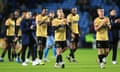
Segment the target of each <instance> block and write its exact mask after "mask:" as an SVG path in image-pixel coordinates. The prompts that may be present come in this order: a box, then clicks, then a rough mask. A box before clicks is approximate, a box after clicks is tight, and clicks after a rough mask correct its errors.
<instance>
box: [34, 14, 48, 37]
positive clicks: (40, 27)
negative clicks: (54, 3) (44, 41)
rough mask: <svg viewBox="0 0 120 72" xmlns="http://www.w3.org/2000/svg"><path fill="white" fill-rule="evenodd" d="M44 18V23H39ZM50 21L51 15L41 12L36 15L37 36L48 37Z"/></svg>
mask: <svg viewBox="0 0 120 72" xmlns="http://www.w3.org/2000/svg"><path fill="white" fill-rule="evenodd" d="M42 20H44V24H39V22H40V21H42ZM48 22H49V17H48V16H47V15H46V16H42V15H41V14H39V15H37V16H36V36H37V37H47V24H48Z"/></svg>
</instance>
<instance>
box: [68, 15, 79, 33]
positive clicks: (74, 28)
mask: <svg viewBox="0 0 120 72" xmlns="http://www.w3.org/2000/svg"><path fill="white" fill-rule="evenodd" d="M67 20H68V22H70V23H71V30H72V32H73V33H75V34H79V25H78V22H79V15H78V14H76V15H75V16H73V15H72V14H69V15H68V16H67Z"/></svg>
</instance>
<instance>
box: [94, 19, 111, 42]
mask: <svg viewBox="0 0 120 72" xmlns="http://www.w3.org/2000/svg"><path fill="white" fill-rule="evenodd" d="M104 19H106V20H107V24H108V25H110V21H109V18H108V17H104V18H102V19H101V18H99V17H97V18H96V19H95V21H94V23H95V25H96V26H97V25H101V24H102V22H103V21H104ZM96 40H98V41H106V40H108V28H107V27H102V28H100V29H99V30H97V32H96Z"/></svg>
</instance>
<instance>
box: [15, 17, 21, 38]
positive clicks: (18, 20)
mask: <svg viewBox="0 0 120 72" xmlns="http://www.w3.org/2000/svg"><path fill="white" fill-rule="evenodd" d="M21 21H22V17H19V18H18V19H17V20H16V26H20V24H21ZM21 34H22V32H21V29H20V28H19V30H18V36H21Z"/></svg>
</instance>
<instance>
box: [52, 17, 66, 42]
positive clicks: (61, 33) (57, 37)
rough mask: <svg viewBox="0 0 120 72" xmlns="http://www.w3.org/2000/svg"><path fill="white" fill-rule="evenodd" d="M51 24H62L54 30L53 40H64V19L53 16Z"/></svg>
mask: <svg viewBox="0 0 120 72" xmlns="http://www.w3.org/2000/svg"><path fill="white" fill-rule="evenodd" d="M52 24H53V26H58V25H61V24H63V26H62V27H60V28H58V29H57V30H55V41H65V40H66V25H65V19H64V18H63V19H58V18H55V19H53V21H52Z"/></svg>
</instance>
